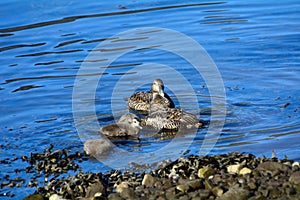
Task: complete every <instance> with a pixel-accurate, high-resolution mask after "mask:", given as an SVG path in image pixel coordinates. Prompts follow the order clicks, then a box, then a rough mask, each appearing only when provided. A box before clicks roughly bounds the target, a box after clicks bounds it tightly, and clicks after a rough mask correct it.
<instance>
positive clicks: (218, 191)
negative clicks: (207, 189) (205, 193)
mask: <svg viewBox="0 0 300 200" xmlns="http://www.w3.org/2000/svg"><path fill="white" fill-rule="evenodd" d="M211 192H212V193H213V194H214V195H215V196H216V197H220V196H222V195H223V193H224V191H223V190H222V188H220V187H214V188H213V189H212V190H211Z"/></svg>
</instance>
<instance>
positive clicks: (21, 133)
mask: <svg viewBox="0 0 300 200" xmlns="http://www.w3.org/2000/svg"><path fill="white" fill-rule="evenodd" d="M0 4H1V19H2V20H1V23H0V39H1V43H0V52H1V57H0V59H1V68H0V75H1V76H0V77H1V79H0V103H1V104H0V111H1V113H2V115H1V118H0V132H1V135H2V138H3V139H2V140H1V142H0V145H1V149H0V152H1V154H0V160H3V159H6V158H12V157H18V156H22V155H24V154H25V155H30V152H36V151H37V152H40V151H43V149H44V148H47V147H49V145H50V144H54V145H55V148H57V149H62V148H65V149H69V150H71V151H82V147H83V144H82V141H81V140H80V138H79V135H78V134H77V130H76V127H75V124H74V119H73V113H72V92H73V87H74V81H75V78H76V75H77V72H78V70H79V69H80V67H81V66H82V64H83V63H84V61H85V62H88V63H91V65H95V64H97V63H101V62H103V60H97V59H95V60H88V61H87V60H85V59H86V57H87V56H88V55H89V53H90V52H91V50H93V49H94V50H95V48H96V47H97V45H99V44H100V43H101V42H102V41H104V40H106V39H112V40H113V39H114V38H112V37H113V36H114V35H115V34H118V33H120V32H122V31H127V30H129V29H133V28H141V27H161V28H168V29H172V30H175V31H179V32H181V33H183V34H186V35H187V36H189V37H191V38H193V39H194V40H196V41H197V42H198V43H200V44H201V45H202V46H203V47H204V48H205V50H206V51H207V52H208V53H209V55H210V56H211V58H212V59H213V60H214V62H215V63H216V65H217V67H218V69H219V71H220V74H221V76H222V78H223V81H224V86H225V90H226V109H227V113H226V121H225V124H224V128H223V131H222V132H221V133H220V137H219V140H218V142H217V144H216V145H215V146H214V148H213V149H212V151H211V152H210V154H220V153H226V152H231V151H241V152H248V153H253V154H256V155H259V156H261V155H262V154H265V155H267V156H270V155H271V152H272V150H275V152H276V155H277V156H278V157H284V156H285V155H288V156H289V158H291V159H295V160H300V157H299V148H300V145H299V141H300V119H299V105H300V98H299V93H300V91H299V83H300V80H299V77H300V66H299V63H300V43H299V38H300V26H299V21H300V14H299V10H300V3H299V2H298V1H296V0H288V1H284V2H278V1H264V2H263V1H258V0H257V1H250V2H249V1H248V2H245V1H238V0H230V1H226V2H221V1H219V2H217V1H205V2H204V1H200V2H195V1H184V2H182V1H160V2H152V1H143V2H124V1H117V2H99V1H89V2H88V3H82V2H81V1H71V2H61V1H56V0H53V1H30V2H29V1H1V3H0ZM16 12H17V13H18V14H16ZM161 66H171V67H172V68H173V69H174V70H175V71H177V72H179V73H180V74H181V75H182V76H183V77H185V78H186V79H187V80H188V82H189V83H190V84H191V86H192V88H193V89H194V91H195V94H196V101H197V102H196V103H199V107H198V108H197V109H195V107H194V104H191V99H195V98H194V97H195V94H191V93H188V92H186V89H185V88H182V87H180V85H179V84H178V83H177V82H176V80H177V78H176V77H172V76H170V75H169V74H168V73H161V74H160V75H161V76H160V78H162V79H163V80H165V82H166V86H167V89H168V88H172V87H173V88H176V89H178V92H177V93H176V94H175V93H172V91H171V90H169V89H168V90H167V91H168V92H169V93H170V94H171V97H172V98H174V99H175V102H176V103H177V106H178V103H179V102H178V101H177V100H176V99H178V98H179V97H181V98H180V99H181V101H180V106H181V107H184V108H185V109H186V110H188V111H190V112H193V113H195V114H199V113H201V115H200V116H201V118H203V119H204V120H206V121H209V120H210V110H211V109H214V108H212V107H211V98H214V97H211V96H210V94H209V90H208V89H207V85H206V83H205V81H204V80H203V78H202V77H201V76H199V74H197V73H195V70H194V69H193V68H192V66H191V65H190V64H189V63H187V62H186V61H185V60H184V59H181V58H179V57H178V56H174V55H173V54H172V53H168V52H163V51H160V50H155V49H142V50H139V51H134V52H131V53H130V54H128V55H124V56H122V57H121V58H120V59H118V60H116V61H115V62H114V63H113V65H111V66H108V67H107V68H106V69H105V73H104V74H101V78H102V81H101V83H99V85H98V87H97V92H96V96H95V98H94V99H90V100H89V101H90V103H95V108H96V114H97V119H98V122H99V125H105V124H108V123H112V122H114V117H116V118H118V117H119V116H120V115H121V114H124V113H126V112H128V110H127V108H126V101H125V100H124V99H122V98H120V99H119V98H116V99H112V92H113V89H114V86H115V84H116V83H117V82H118V80H120V79H121V78H122V77H127V80H128V82H127V84H124V85H123V87H124V88H122V86H121V88H119V89H121V90H122V91H124V93H127V92H129V93H130V92H132V93H133V92H134V91H135V90H136V89H139V90H147V88H149V86H150V82H149V81H146V79H145V83H144V85H142V86H141V87H139V88H130V86H131V85H132V84H134V83H137V82H138V83H142V82H143V78H144V77H143V76H141V78H140V79H139V80H136V79H135V78H131V77H136V76H133V74H134V72H135V71H134V69H135V67H140V69H145V70H149V72H152V73H154V71H155V69H159V68H160V67H161ZM128 72H130V73H128ZM136 75H137V76H138V75H139V74H136ZM91 76H95V77H96V76H99V74H91ZM168 86H169V87H168ZM111 102H114V104H113V105H114V107H113V108H112V107H111ZM112 111H114V113H115V115H116V116H113V115H112ZM84 125H85V126H86V129H87V131H89V132H90V134H91V137H96V130H91V129H89V117H88V116H87V120H86V122H85V123H84ZM206 133H207V128H203V129H199V130H198V132H197V134H187V135H185V136H182V137H181V139H178V140H176V142H177V143H176V144H177V145H178V146H181V145H185V144H186V142H187V141H190V140H192V141H193V144H192V145H191V146H189V147H188V148H187V150H190V153H198V151H199V148H200V147H201V145H202V142H203V139H204V137H205V135H206ZM171 141H172V139H163V140H162V139H161V138H156V137H149V136H147V135H143V136H142V137H141V139H140V140H139V141H120V142H118V143H117V145H118V146H119V147H120V148H122V149H124V150H125V151H128V152H149V154H150V153H152V154H151V155H153V158H155V159H154V160H152V162H153V161H160V160H161V159H165V158H170V159H176V158H177V157H179V156H180V155H181V154H182V153H184V152H179V153H178V152H176V151H175V149H169V150H168V151H165V153H164V154H163V155H157V154H155V151H156V150H157V149H160V148H163V147H164V146H165V145H167V144H168V143H170V142H171ZM112 155H113V158H108V160H109V159H110V161H114V162H120V163H119V164H120V167H124V166H127V163H128V161H130V159H131V158H130V159H129V160H126V159H125V160H123V159H121V158H122V155H116V154H112ZM82 165H83V168H84V169H85V170H87V171H105V170H107V167H106V166H104V165H103V164H102V163H99V162H95V161H92V160H90V161H86V162H84V163H83V164H82ZM8 166H9V167H8ZM22 166H26V163H22V162H13V163H12V164H1V174H0V180H1V181H2V180H4V176H5V174H9V176H10V177H11V178H13V177H15V176H25V177H26V176H27V175H26V174H23V175H22V174H15V172H14V169H16V168H19V167H22ZM28 176H29V175H28ZM28 178H30V177H28ZM10 190H11V189H9V188H6V187H5V188H3V189H1V193H2V194H3V193H5V192H7V191H10ZM17 190H18V189H13V190H12V193H16V191H17ZM23 190H24V192H23V193H22V194H20V195H19V196H16V197H18V198H21V197H24V196H26V195H28V194H30V193H32V192H33V189H31V188H28V187H25V186H24V188H23Z"/></svg>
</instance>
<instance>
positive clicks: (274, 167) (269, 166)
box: [256, 161, 289, 175]
mask: <svg viewBox="0 0 300 200" xmlns="http://www.w3.org/2000/svg"><path fill="white" fill-rule="evenodd" d="M256 170H258V171H269V172H271V173H272V174H273V175H274V174H275V173H277V172H278V171H281V172H286V171H288V170H289V167H288V166H286V165H284V164H282V163H278V162H272V161H267V162H264V163H260V164H259V165H258V166H257V168H256Z"/></svg>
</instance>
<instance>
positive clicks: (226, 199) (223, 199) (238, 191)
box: [216, 187, 249, 200]
mask: <svg viewBox="0 0 300 200" xmlns="http://www.w3.org/2000/svg"><path fill="white" fill-rule="evenodd" d="M248 195H249V191H247V190H245V189H243V188H238V187H232V188H230V189H229V190H228V191H227V192H225V193H224V194H223V195H222V196H220V197H217V198H216V200H232V199H237V197H238V199H239V200H246V199H248Z"/></svg>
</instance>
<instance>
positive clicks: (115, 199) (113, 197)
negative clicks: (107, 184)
mask: <svg viewBox="0 0 300 200" xmlns="http://www.w3.org/2000/svg"><path fill="white" fill-rule="evenodd" d="M107 198H108V200H123V198H122V197H121V196H120V194H118V193H112V194H110V195H108V197H107Z"/></svg>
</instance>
